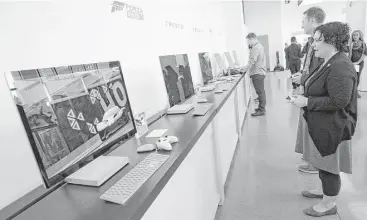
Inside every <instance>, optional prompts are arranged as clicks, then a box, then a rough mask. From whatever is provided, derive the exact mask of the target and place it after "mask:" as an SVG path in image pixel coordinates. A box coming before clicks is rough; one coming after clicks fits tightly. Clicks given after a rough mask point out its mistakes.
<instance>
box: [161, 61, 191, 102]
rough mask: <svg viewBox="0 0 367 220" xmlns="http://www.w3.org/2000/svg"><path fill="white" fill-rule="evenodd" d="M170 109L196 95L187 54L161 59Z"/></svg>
mask: <svg viewBox="0 0 367 220" xmlns="http://www.w3.org/2000/svg"><path fill="white" fill-rule="evenodd" d="M159 60H160V63H161V68H162V73H163V77H164V82H165V84H166V90H167V94H168V99H169V104H170V107H173V106H174V105H177V104H180V103H182V102H184V101H185V100H187V99H188V98H190V97H191V96H193V95H194V94H195V90H194V85H193V83H192V77H191V70H190V65H189V59H188V57H187V54H177V55H168V56H160V57H159Z"/></svg>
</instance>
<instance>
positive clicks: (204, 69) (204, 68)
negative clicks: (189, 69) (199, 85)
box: [199, 53, 213, 85]
mask: <svg viewBox="0 0 367 220" xmlns="http://www.w3.org/2000/svg"><path fill="white" fill-rule="evenodd" d="M199 61H200V68H201V76H202V77H203V83H204V85H206V84H208V82H209V81H210V80H212V79H213V71H212V64H211V62H210V57H209V53H199Z"/></svg>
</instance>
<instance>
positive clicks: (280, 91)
mask: <svg viewBox="0 0 367 220" xmlns="http://www.w3.org/2000/svg"><path fill="white" fill-rule="evenodd" d="M286 77H287V75H286V73H284V72H282V73H268V77H267V78H266V83H265V85H266V93H267V115H266V116H263V117H258V118H252V117H251V116H248V117H247V121H246V123H245V124H244V127H243V135H242V137H241V139H240V142H239V146H238V151H237V152H236V156H235V158H234V162H233V165H232V169H231V172H230V174H229V175H228V180H227V186H226V199H225V202H224V205H223V206H221V207H219V208H218V211H217V215H216V219H217V220H288V219H289V220H309V219H314V218H312V217H308V216H306V215H304V214H303V212H302V210H303V209H305V208H308V207H309V206H311V205H313V204H315V203H316V202H317V200H314V199H306V198H303V197H302V196H301V195H300V192H301V190H305V189H311V188H313V186H314V185H315V184H316V181H317V180H318V175H315V174H302V173H300V172H298V170H297V166H298V165H299V164H301V163H302V160H301V157H300V155H298V154H296V153H294V144H295V137H296V129H297V123H298V116H299V109H297V108H296V107H294V106H293V105H292V104H289V103H286V100H285V97H286V96H287V94H288V91H287V89H288V88H290V86H289V82H287V79H286ZM358 113H359V115H358V116H359V122H358V128H357V133H356V135H355V137H354V140H353V175H345V174H343V175H342V189H341V193H340V196H339V199H338V201H337V204H338V215H334V216H329V217H322V218H315V219H321V220H332V219H333V220H334V219H342V220H366V219H367V144H366V143H367V136H364V137H362V133H363V131H364V132H366V131H367V93H365V94H362V99H359V112H358ZM365 134H366V133H365Z"/></svg>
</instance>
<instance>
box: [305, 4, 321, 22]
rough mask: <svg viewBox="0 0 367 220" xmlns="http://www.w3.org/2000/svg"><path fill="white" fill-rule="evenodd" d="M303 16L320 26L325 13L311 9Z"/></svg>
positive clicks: (316, 8)
mask: <svg viewBox="0 0 367 220" xmlns="http://www.w3.org/2000/svg"><path fill="white" fill-rule="evenodd" d="M303 14H304V15H306V16H307V18H308V19H311V18H315V20H316V22H317V23H319V24H321V23H323V22H324V21H325V17H326V14H325V11H324V10H322V9H321V8H319V7H311V8H309V9H307V10H306V11H305V12H303Z"/></svg>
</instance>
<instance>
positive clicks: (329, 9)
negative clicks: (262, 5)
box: [282, 1, 346, 45]
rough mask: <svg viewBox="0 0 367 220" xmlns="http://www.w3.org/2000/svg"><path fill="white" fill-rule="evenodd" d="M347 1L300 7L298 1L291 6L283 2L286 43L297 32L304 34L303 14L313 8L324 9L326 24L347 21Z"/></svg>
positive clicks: (291, 3) (325, 2) (292, 2)
mask: <svg viewBox="0 0 367 220" xmlns="http://www.w3.org/2000/svg"><path fill="white" fill-rule="evenodd" d="M345 5H346V3H345V1H324V2H321V3H317V4H309V5H301V6H298V3H297V2H296V1H291V2H290V3H289V4H285V3H284V2H282V11H283V12H282V25H283V36H284V42H283V45H284V43H285V42H288V43H290V39H291V37H292V35H293V34H294V33H295V32H298V31H299V32H303V30H302V18H303V13H304V12H305V11H306V10H307V9H308V8H311V7H313V6H318V7H320V8H322V9H323V10H324V11H325V13H326V17H325V22H330V21H342V22H345V21H346V15H345V14H344V13H343V9H344V8H345Z"/></svg>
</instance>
